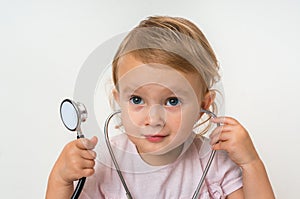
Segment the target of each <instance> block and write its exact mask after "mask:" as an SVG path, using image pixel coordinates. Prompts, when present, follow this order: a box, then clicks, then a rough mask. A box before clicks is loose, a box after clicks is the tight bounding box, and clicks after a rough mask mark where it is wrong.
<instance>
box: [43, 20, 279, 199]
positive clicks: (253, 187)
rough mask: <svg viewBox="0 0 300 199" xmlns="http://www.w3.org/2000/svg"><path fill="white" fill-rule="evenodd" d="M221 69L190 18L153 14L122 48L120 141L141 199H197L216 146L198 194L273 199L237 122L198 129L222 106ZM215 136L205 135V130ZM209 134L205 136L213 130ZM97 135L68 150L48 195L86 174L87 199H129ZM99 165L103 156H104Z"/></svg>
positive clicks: (118, 62) (116, 142)
mask: <svg viewBox="0 0 300 199" xmlns="http://www.w3.org/2000/svg"><path fill="white" fill-rule="evenodd" d="M218 78H219V74H218V63H217V59H216V57H215V55H214V52H213V50H212V48H211V47H210V45H209V43H208V41H207V40H206V38H205V36H204V35H203V34H202V32H201V31H200V30H199V29H198V28H197V27H196V26H195V25H194V24H193V23H191V22H190V21H188V20H186V19H183V18H173V17H160V16H157V17H149V18H148V19H146V20H144V21H142V22H141V23H140V24H139V25H138V27H136V28H135V29H133V30H132V31H131V32H130V33H129V34H128V35H127V37H126V38H125V39H124V40H123V42H122V43H121V45H120V47H119V50H118V51H117V53H116V56H115V59H114V61H113V81H114V85H115V89H114V90H113V96H114V99H115V101H116V102H117V104H118V105H119V107H120V109H121V111H122V113H121V122H122V124H121V125H122V128H123V129H124V131H125V133H123V134H121V135H118V136H116V137H114V138H113V139H112V145H113V148H114V151H115V153H116V157H117V160H118V162H119V165H120V169H121V170H122V174H123V176H124V179H125V181H126V184H127V185H128V187H129V190H130V192H131V194H132V196H133V198H137V199H139V198H151V199H152V198H192V195H193V193H194V191H195V189H196V187H197V184H198V181H199V179H200V177H201V175H202V172H203V169H204V167H205V165H206V163H207V160H208V156H209V151H210V150H211V149H214V150H217V153H216V156H215V159H214V160H213V163H212V165H211V168H210V170H209V171H208V175H207V176H206V179H205V182H204V184H203V186H202V188H201V189H200V194H199V198H228V199H234V198H238V199H241V198H247V199H249V198H255V199H259V198H262V199H268V198H274V194H273V191H272V188H271V185H270V182H269V180H268V176H267V173H266V171H265V168H264V165H263V163H262V161H261V160H260V158H259V156H258V154H257V152H256V150H255V148H254V146H253V144H252V141H251V139H250V137H249V135H248V132H247V131H246V129H245V128H244V127H243V126H242V125H241V124H239V122H238V121H237V120H235V119H233V118H230V117H217V118H212V119H210V122H212V123H221V124H222V125H221V126H219V127H217V128H215V129H214V130H213V132H212V133H211V135H210V140H208V139H206V138H204V137H203V136H202V134H203V133H204V132H197V135H196V134H195V132H194V129H195V127H197V126H201V125H202V123H200V124H199V120H200V118H202V119H203V117H204V114H203V111H201V110H209V109H210V110H212V111H214V110H215V103H214V99H215V95H216V92H215V91H214V90H213V89H212V88H213V86H214V84H215V83H216V82H217V81H218ZM206 130H207V129H206ZM206 130H204V131H206ZM96 144H97V138H96V137H93V138H91V139H87V138H84V139H80V140H74V141H72V142H70V143H69V144H67V145H66V146H65V148H64V149H63V151H62V152H61V155H60V156H59V158H58V160H57V161H56V163H55V165H54V167H53V169H52V172H51V174H50V176H49V181H48V187H47V193H46V198H48V199H51V198H55V199H58V198H70V196H71V195H72V193H73V189H74V187H73V181H76V180H77V179H79V178H81V177H88V178H87V182H86V184H85V187H84V189H83V192H82V193H81V195H80V198H126V195H125V190H124V188H123V187H122V184H121V182H120V180H119V178H118V175H117V172H116V170H115V169H114V166H113V165H112V164H111V162H110V160H108V159H109V158H108V159H107V158H106V157H104V156H105V155H104V153H103V154H102V152H101V154H98V156H101V157H97V158H99V159H100V160H101V161H95V159H96V153H95V152H94V150H93V149H94V147H95V146H96ZM97 160H98V159H97Z"/></svg>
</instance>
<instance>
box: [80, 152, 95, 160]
mask: <svg viewBox="0 0 300 199" xmlns="http://www.w3.org/2000/svg"><path fill="white" fill-rule="evenodd" d="M80 156H81V157H82V158H83V159H86V160H94V159H95V158H96V157H97V153H96V152H95V151H93V150H82V151H80Z"/></svg>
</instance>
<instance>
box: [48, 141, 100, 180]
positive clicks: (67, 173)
mask: <svg viewBox="0 0 300 199" xmlns="http://www.w3.org/2000/svg"><path fill="white" fill-rule="evenodd" d="M97 141H98V139H97V137H92V138H91V139H87V138H81V139H77V140H74V141H72V142H70V143H68V144H67V145H66V146H65V147H64V149H63V151H62V152H61V154H60V156H59V158H58V160H57V161H56V163H55V165H54V168H53V170H52V174H51V175H54V176H55V177H54V176H52V177H53V178H55V179H56V180H57V181H59V183H60V184H61V185H70V184H73V181H76V180H78V179H80V178H82V177H88V176H91V175H92V174H94V172H95V171H94V166H95V158H96V152H95V151H93V149H94V148H95V146H96V144H97Z"/></svg>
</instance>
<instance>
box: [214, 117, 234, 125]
mask: <svg viewBox="0 0 300 199" xmlns="http://www.w3.org/2000/svg"><path fill="white" fill-rule="evenodd" d="M211 121H212V122H213V123H220V124H227V125H236V124H238V121H237V120H236V119H234V118H231V117H215V118H211Z"/></svg>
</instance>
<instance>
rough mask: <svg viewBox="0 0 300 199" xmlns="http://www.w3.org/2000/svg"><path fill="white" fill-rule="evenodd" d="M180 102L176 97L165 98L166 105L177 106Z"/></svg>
mask: <svg viewBox="0 0 300 199" xmlns="http://www.w3.org/2000/svg"><path fill="white" fill-rule="evenodd" d="M179 104H180V100H179V99H178V98H177V97H171V98H169V99H168V100H167V102H166V105H167V106H177V105H179Z"/></svg>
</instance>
